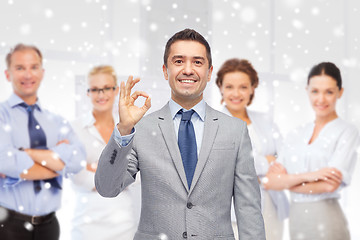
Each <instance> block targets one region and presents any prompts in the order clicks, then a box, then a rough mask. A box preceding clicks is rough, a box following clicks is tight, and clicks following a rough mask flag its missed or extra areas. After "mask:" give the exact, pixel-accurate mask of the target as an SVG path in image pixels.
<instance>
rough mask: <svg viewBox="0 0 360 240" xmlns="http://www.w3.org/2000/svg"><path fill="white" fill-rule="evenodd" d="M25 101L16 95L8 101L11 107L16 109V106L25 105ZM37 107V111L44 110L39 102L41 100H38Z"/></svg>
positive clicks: (13, 94) (12, 95)
mask: <svg viewBox="0 0 360 240" xmlns="http://www.w3.org/2000/svg"><path fill="white" fill-rule="evenodd" d="M23 102H24V100H22V99H21V98H20V97H19V96H18V95H16V94H15V93H12V94H11V96H10V98H9V99H8V103H9V105H10V107H11V108H14V107H16V106H18V105H19V104H20V103H23ZM35 104H36V105H37V109H38V110H39V111H40V112H41V111H42V108H41V104H40V102H39V98H37V99H36V103H35Z"/></svg>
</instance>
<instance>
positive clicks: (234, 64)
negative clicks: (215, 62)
mask: <svg viewBox="0 0 360 240" xmlns="http://www.w3.org/2000/svg"><path fill="white" fill-rule="evenodd" d="M231 72H243V73H245V74H247V75H248V76H249V78H250V83H251V86H252V87H254V88H257V86H258V85H259V77H258V74H257V72H256V70H255V68H254V67H253V66H252V64H251V63H250V62H249V61H248V60H246V59H238V58H232V59H229V60H227V61H225V62H224V63H223V65H222V66H221V67H220V69H219V71H218V72H217V75H216V85H217V86H218V87H219V88H220V87H221V86H222V84H223V81H224V76H225V74H227V73H231ZM254 95H255V92H254V93H253V94H251V96H250V100H249V102H248V104H247V105H250V104H251V102H252V100H253V99H254ZM221 102H223V99H222V100H221Z"/></svg>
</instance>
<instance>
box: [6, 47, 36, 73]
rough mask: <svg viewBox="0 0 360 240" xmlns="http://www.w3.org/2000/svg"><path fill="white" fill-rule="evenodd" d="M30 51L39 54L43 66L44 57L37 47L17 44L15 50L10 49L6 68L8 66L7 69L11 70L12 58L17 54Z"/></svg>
mask: <svg viewBox="0 0 360 240" xmlns="http://www.w3.org/2000/svg"><path fill="white" fill-rule="evenodd" d="M29 49H30V50H34V51H35V52H36V53H37V55H39V57H40V63H41V65H42V59H43V57H42V54H41V52H40V50H39V49H38V48H37V47H35V46H34V45H26V44H22V43H18V44H16V46H15V47H14V48H12V49H10V52H9V53H8V54H7V55H6V66H7V68H8V69H9V68H10V65H11V57H12V55H13V54H14V53H15V52H18V51H24V50H29Z"/></svg>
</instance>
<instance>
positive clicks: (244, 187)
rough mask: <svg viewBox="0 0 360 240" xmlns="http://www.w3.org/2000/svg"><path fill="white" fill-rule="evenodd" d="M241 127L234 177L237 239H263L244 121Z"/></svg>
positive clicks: (256, 179) (259, 205)
mask: <svg viewBox="0 0 360 240" xmlns="http://www.w3.org/2000/svg"><path fill="white" fill-rule="evenodd" d="M241 129H243V130H242V133H241V137H240V144H239V150H238V155H237V160H236V166H235V179H234V205H235V206H234V208H235V214H236V219H237V225H238V230H239V239H241V240H247V239H248V240H252V239H257V240H262V239H264V240H265V229H264V221H263V217H262V214H261V196H260V188H259V183H258V178H257V175H256V172H255V167H254V159H253V156H252V148H251V142H250V138H249V134H248V131H247V127H246V125H245V123H243V124H242V126H241Z"/></svg>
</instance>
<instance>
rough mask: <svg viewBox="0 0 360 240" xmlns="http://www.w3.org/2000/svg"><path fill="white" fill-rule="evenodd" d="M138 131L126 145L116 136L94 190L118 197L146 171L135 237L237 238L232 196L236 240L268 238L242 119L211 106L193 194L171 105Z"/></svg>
mask: <svg viewBox="0 0 360 240" xmlns="http://www.w3.org/2000/svg"><path fill="white" fill-rule="evenodd" d="M135 128H136V133H135V136H134V138H133V140H132V141H131V142H130V143H129V145H128V146H126V147H121V146H119V145H118V144H117V143H116V142H115V140H114V139H113V137H111V139H110V141H109V143H108V144H107V146H106V148H105V149H104V151H103V153H102V155H101V157H100V160H99V165H98V168H97V170H96V174H95V185H96V189H97V191H98V192H99V193H100V194H101V195H102V196H104V197H115V196H117V195H118V194H119V193H120V192H121V191H122V190H123V189H124V188H126V187H127V186H128V185H129V184H131V183H132V182H134V180H135V176H136V173H137V172H138V171H140V172H141V189H142V206H141V217H140V223H139V227H138V231H137V232H136V234H135V238H134V239H135V240H153V239H159V240H160V239H168V240H176V239H185V238H188V239H194V240H195V239H196V240H209V239H222V240H225V239H227V240H233V239H234V234H233V230H232V226H231V219H230V206H231V198H232V197H233V198H234V204H235V212H236V217H237V219H238V221H237V223H238V228H239V239H240V240H263V239H265V232H264V223H263V218H262V215H261V209H260V208H261V207H260V191H259V184H258V180H257V176H256V173H255V168H254V161H253V157H252V155H251V143H250V138H249V136H248V133H247V127H246V123H245V122H243V121H241V120H239V119H237V118H233V117H229V116H227V115H225V114H223V113H220V112H218V111H216V110H214V109H212V108H211V107H209V106H208V105H206V117H205V126H204V136H203V140H202V144H201V149H200V154H199V157H198V162H197V166H196V170H195V173H194V177H193V180H192V184H191V188H190V189H188V185H187V182H186V176H185V171H184V167H183V163H182V160H181V155H180V151H179V147H178V144H177V139H176V135H175V130H174V124H173V120H172V117H171V115H170V108H169V106H168V104H167V105H165V106H164V107H163V108H162V109H160V110H159V111H156V112H154V113H151V114H149V115H147V116H145V117H144V118H143V119H142V120H141V121H140V122H139V123H138V124H137V125H136V127H135ZM115 130H116V129H115ZM116 131H117V130H116Z"/></svg>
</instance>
